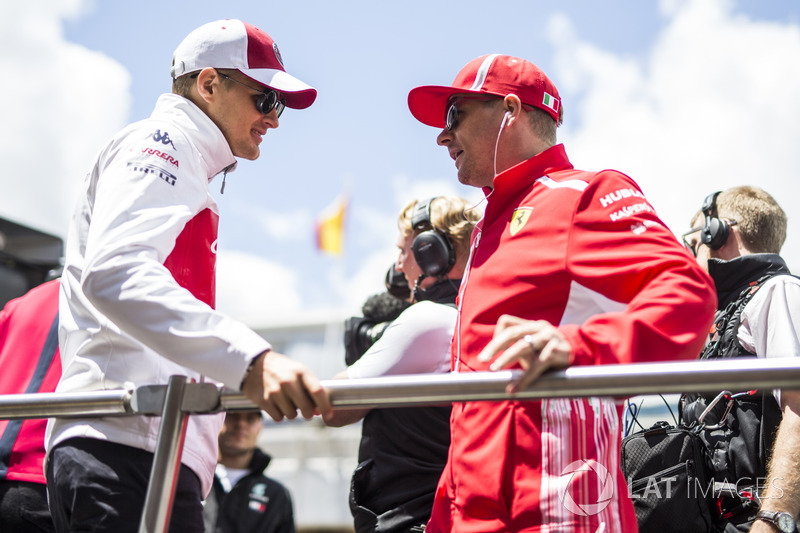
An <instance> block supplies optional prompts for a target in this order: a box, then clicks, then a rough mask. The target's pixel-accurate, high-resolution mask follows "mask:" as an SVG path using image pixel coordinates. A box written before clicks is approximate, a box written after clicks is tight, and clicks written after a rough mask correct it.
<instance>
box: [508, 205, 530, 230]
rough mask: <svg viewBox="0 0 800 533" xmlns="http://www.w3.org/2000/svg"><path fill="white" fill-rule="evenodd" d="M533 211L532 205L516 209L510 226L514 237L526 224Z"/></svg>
mask: <svg viewBox="0 0 800 533" xmlns="http://www.w3.org/2000/svg"><path fill="white" fill-rule="evenodd" d="M531 213H533V208H532V207H518V208H516V209H515V210H514V215H513V216H512V217H511V226H510V227H509V230H510V231H511V236H512V237H513V236H514V235H516V234H517V233H518V232H519V230H521V229H522V228H523V227H524V226H525V223H527V222H528V219H529V218H530V217H531Z"/></svg>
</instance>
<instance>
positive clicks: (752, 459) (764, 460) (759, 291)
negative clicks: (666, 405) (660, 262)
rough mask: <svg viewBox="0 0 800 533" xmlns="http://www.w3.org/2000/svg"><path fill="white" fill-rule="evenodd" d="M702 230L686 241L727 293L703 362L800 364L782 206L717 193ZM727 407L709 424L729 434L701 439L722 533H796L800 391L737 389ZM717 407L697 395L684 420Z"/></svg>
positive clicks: (759, 197)
mask: <svg viewBox="0 0 800 533" xmlns="http://www.w3.org/2000/svg"><path fill="white" fill-rule="evenodd" d="M692 226H693V227H692V229H691V230H689V231H688V232H687V233H686V234H684V236H683V238H684V242H685V243H686V246H687V247H688V248H689V249H690V250H691V251H692V252H693V253H694V254H695V256H696V257H697V262H698V263H699V264H700V266H701V267H703V268H704V269H705V270H706V271H707V272H708V273H709V274H710V275H711V278H712V279H713V280H714V284H715V285H716V288H717V295H718V306H717V309H718V311H717V314H716V317H715V321H714V327H713V328H712V333H711V334H710V335H709V337H710V338H709V341H708V343H707V344H706V346H705V348H704V349H703V352H702V354H701V356H700V357H701V358H704V359H707V358H721V357H740V356H753V355H755V356H756V357H798V356H800V280H798V279H797V278H796V277H794V276H792V275H789V274H790V272H789V269H788V267H787V266H786V262H785V261H784V260H783V258H782V257H781V256H780V255H778V254H779V252H780V250H781V247H782V246H783V242H784V240H785V238H786V214H785V213H784V211H783V209H781V207H780V206H779V205H778V203H777V202H776V201H775V199H774V198H773V197H772V196H770V195H769V194H768V193H766V192H765V191H763V190H762V189H759V188H757V187H750V186H741V187H733V188H731V189H728V190H726V191H722V192H715V193H713V194H710V195H708V196H707V197H706V199H705V201H704V202H703V206H702V208H701V210H700V211H699V212H698V213H697V214H696V215H695V216H694V218H693V219H692ZM722 399H724V400H725V401H720V402H718V403H717V404H716V405H715V406H713V407H712V408H711V409H710V410H709V412H708V414H707V415H706V416H705V417H704V420H703V421H704V422H705V423H706V424H711V425H717V424H721V427H720V428H718V429H715V430H713V431H712V430H711V429H709V430H705V431H701V436H702V437H703V439H704V441H705V442H706V444H707V446H708V448H709V452H710V453H711V456H712V458H713V460H712V470H713V474H714V478H715V482H716V483H715V494H714V497H715V498H716V500H717V509H718V510H719V512H720V513H719V514H720V516H719V517H718V518H719V520H720V528H722V527H724V528H725V531H726V532H735V531H753V532H756V531H757V532H768V531H776V530H777V531H783V532H790V531H795V530H796V529H795V520H796V519H797V516H798V512H800V391H796V390H776V391H747V392H746V393H738V391H737V392H736V393H731V394H728V395H727V397H723V398H722ZM712 401H713V396H712V397H711V398H708V397H704V396H702V395H691V396H689V397H687V398H686V399H685V401H684V402H682V403H683V412H682V414H683V418H684V419H685V420H686V422H688V423H699V415H700V413H702V412H703V411H704V410H705V408H706V407H707V406H708V405H709V404H710V403H711V402H712ZM726 410H727V413H725V411H726ZM776 430H777V433H776ZM770 456H771V457H770ZM768 459H769V460H768ZM759 492H760V495H759ZM759 496H760V508H759ZM754 520H755V522H754ZM751 526H752V528H751Z"/></svg>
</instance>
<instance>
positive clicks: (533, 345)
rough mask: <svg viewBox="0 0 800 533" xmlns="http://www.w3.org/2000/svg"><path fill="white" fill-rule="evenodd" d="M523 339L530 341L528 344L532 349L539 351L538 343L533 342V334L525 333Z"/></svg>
mask: <svg viewBox="0 0 800 533" xmlns="http://www.w3.org/2000/svg"><path fill="white" fill-rule="evenodd" d="M522 340H523V341H524V342H526V343H528V346H530V347H531V349H532V350H533V351H534V352H536V351H537V348H536V344H534V342H533V335H525V336H524V337H522Z"/></svg>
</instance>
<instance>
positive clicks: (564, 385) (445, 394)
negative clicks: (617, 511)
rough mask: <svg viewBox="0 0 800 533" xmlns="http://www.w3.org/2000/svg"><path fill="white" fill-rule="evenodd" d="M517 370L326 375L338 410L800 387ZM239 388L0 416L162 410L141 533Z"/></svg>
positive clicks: (47, 398) (785, 363) (131, 395)
mask: <svg viewBox="0 0 800 533" xmlns="http://www.w3.org/2000/svg"><path fill="white" fill-rule="evenodd" d="M520 375H521V371H520V370H505V371H500V372H468V373H451V374H436V375H419V374H416V375H405V376H387V377H382V378H364V379H347V380H336V379H334V380H327V381H322V382H321V383H322V386H323V387H324V388H326V389H327V390H328V391H329V393H330V398H331V403H332V405H333V407H334V408H339V409H348V408H364V407H369V408H387V407H401V406H417V405H437V404H446V403H451V402H462V401H497V400H509V399H510V400H534V399H544V398H559V397H574V398H577V397H587V396H610V397H628V396H636V395H640V394H666V393H680V392H717V391H719V390H720V389H726V390H752V389H762V388H767V389H773V388H778V389H800V358H794V357H782V358H768V359H756V358H752V359H750V358H748V359H744V358H735V359H724V360H713V361H708V360H707V361H685V362H662V363H635V364H629V365H600V366H575V367H571V368H568V369H566V370H559V371H553V372H548V373H546V374H544V375H543V376H541V377H540V378H539V379H538V380H537V381H536V382H534V383H533V384H532V385H531V386H529V387H528V388H526V389H524V390H522V391H520V392H518V393H516V394H513V395H511V394H508V393H507V392H506V387H507V386H508V384H509V383H510V382H512V381H513V380H515V379H518V378H519V377H520ZM255 407H256V406H255V404H253V403H252V402H250V401H249V400H248V399H247V398H245V397H244V396H243V395H242V394H240V393H238V392H233V391H230V390H227V389H224V388H222V387H221V386H217V385H213V384H209V383H189V382H187V378H186V377H184V376H172V377H171V378H170V383H169V385H145V386H141V387H137V388H136V389H134V390H125V389H120V390H109V391H96V392H85V393H37V394H11V395H0V419H24V418H48V417H73V418H74V417H83V418H87V417H99V416H132V415H145V416H162V423H161V428H160V431H159V436H158V443H157V447H156V451H155V456H154V460H153V469H152V472H151V476H150V484H149V485H148V491H147V497H146V501H145V508H144V512H143V514H142V518H141V523H140V528H139V532H140V533H161V532H164V531H166V530H167V527H168V525H169V515H170V510H171V504H172V497H173V495H174V491H175V483H176V481H177V472H178V468H179V467H180V455H181V452H182V449H183V435H184V432H185V424H186V415H187V414H191V413H196V414H202V413H215V412H221V411H239V410H245V409H253V408H255Z"/></svg>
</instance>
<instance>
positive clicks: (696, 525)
mask: <svg viewBox="0 0 800 533" xmlns="http://www.w3.org/2000/svg"><path fill="white" fill-rule="evenodd" d="M620 466H621V468H622V472H623V473H624V474H625V477H626V481H627V483H628V491H629V496H630V497H631V500H632V501H633V508H634V510H635V512H636V521H637V522H638V524H639V531H640V532H642V533H647V532H650V531H652V532H659V533H662V532H663V533H671V532H676V533H677V532H681V533H684V532H685V533H706V532H708V531H711V528H712V524H713V521H714V512H713V508H712V506H713V501H712V498H711V495H710V493H709V491H708V489H707V487H708V486H709V479H710V471H709V468H708V453H707V451H706V447H705V444H704V443H703V441H702V439H701V438H700V437H699V435H698V433H697V431H696V429H690V428H687V427H685V426H681V425H678V426H677V427H676V426H672V425H670V424H669V423H667V422H657V423H656V424H654V425H653V426H652V427H650V428H649V429H645V430H643V431H639V432H637V433H633V434H631V435H629V436H627V437H625V438H624V439H623V440H622V453H621V456H620Z"/></svg>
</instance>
